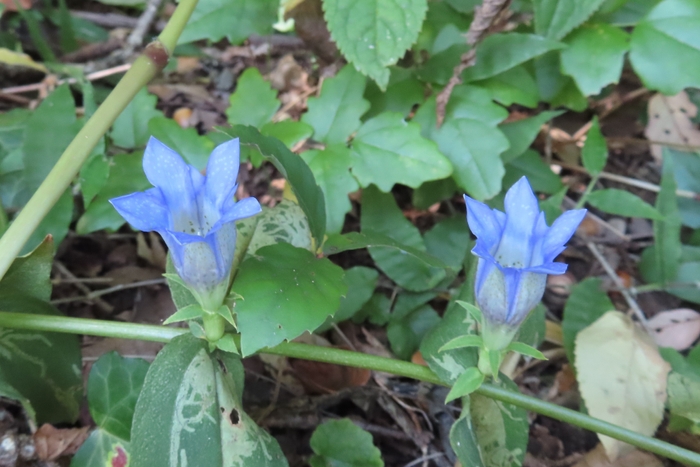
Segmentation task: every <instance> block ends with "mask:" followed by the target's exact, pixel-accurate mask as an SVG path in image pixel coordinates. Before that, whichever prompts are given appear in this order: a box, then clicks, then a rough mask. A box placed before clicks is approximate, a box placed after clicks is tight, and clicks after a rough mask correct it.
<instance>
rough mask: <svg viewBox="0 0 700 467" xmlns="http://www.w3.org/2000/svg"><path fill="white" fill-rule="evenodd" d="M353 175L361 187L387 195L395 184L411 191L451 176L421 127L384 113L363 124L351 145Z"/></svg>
mask: <svg viewBox="0 0 700 467" xmlns="http://www.w3.org/2000/svg"><path fill="white" fill-rule="evenodd" d="M351 149H352V155H353V158H354V161H353V164H352V173H353V174H354V175H355V177H357V179H358V180H359V182H360V185H361V186H363V187H367V186H369V185H370V184H375V185H377V187H379V189H380V190H382V191H384V192H388V191H390V190H391V188H392V187H393V186H394V185H395V184H396V183H401V184H403V185H407V186H410V187H413V188H416V187H418V186H420V185H421V184H422V183H423V182H426V181H428V180H439V179H441V178H445V177H447V176H448V175H450V174H451V173H452V166H451V164H450V161H449V160H447V159H446V158H445V156H443V155H442V154H441V153H440V152H439V151H438V149H437V147H436V145H435V143H433V142H432V141H429V140H426V139H425V138H423V137H422V136H421V134H420V127H419V126H418V125H417V124H415V123H413V122H406V121H405V120H404V119H403V117H402V116H401V114H398V113H395V112H385V113H383V114H380V115H379V116H377V117H375V118H372V119H370V120H368V121H366V122H365V123H364V124H363V125H362V127H360V129H359V131H358V132H357V135H356V136H355V139H354V140H353V142H352V147H351Z"/></svg>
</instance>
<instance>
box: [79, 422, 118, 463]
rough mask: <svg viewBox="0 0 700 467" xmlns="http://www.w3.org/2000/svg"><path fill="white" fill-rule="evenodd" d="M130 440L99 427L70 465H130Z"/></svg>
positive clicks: (81, 447) (91, 434)
mask: <svg viewBox="0 0 700 467" xmlns="http://www.w3.org/2000/svg"><path fill="white" fill-rule="evenodd" d="M130 459H131V456H130V454H129V442H128V441H124V440H123V439H119V438H117V437H116V436H112V435H111V434H109V433H107V432H106V431H104V430H102V429H100V428H97V429H95V430H94V431H93V432H92V433H90V436H89V437H88V439H86V440H85V442H84V443H83V444H82V445H81V446H80V449H78V452H76V453H75V455H74V456H73V458H72V459H71V463H70V467H118V466H128V465H129V461H130Z"/></svg>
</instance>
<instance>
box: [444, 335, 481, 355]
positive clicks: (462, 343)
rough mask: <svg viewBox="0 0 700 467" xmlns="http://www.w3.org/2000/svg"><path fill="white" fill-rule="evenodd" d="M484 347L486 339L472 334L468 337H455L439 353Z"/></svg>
mask: <svg viewBox="0 0 700 467" xmlns="http://www.w3.org/2000/svg"><path fill="white" fill-rule="evenodd" d="M483 345H484V339H482V338H481V336H477V335H476V334H470V335H466V336H459V337H455V338H454V339H452V340H451V341H449V342H448V343H447V344H445V345H443V346H442V347H440V349H439V350H438V352H444V351H445V350H452V349H461V348H463V347H481V346H483Z"/></svg>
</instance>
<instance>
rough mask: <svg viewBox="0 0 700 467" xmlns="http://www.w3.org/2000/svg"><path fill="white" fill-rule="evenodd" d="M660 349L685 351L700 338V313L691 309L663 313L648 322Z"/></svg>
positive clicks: (678, 309)
mask: <svg viewBox="0 0 700 467" xmlns="http://www.w3.org/2000/svg"><path fill="white" fill-rule="evenodd" d="M647 327H648V328H649V330H650V331H651V332H652V334H651V335H652V337H653V338H654V341H656V345H658V346H659V347H671V348H674V349H676V350H685V349H687V348H688V347H690V346H691V345H693V342H695V340H696V339H697V338H698V337H700V313H698V312H697V311H695V310H691V309H690V308H676V309H675V310H668V311H662V312H660V313H657V314H656V315H654V317H653V318H651V319H650V320H649V321H647Z"/></svg>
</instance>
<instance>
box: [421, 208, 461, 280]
mask: <svg viewBox="0 0 700 467" xmlns="http://www.w3.org/2000/svg"><path fill="white" fill-rule="evenodd" d="M469 235H470V234H469V228H468V227H467V221H466V219H465V217H464V216H463V215H458V216H454V217H447V218H445V219H443V220H441V221H440V222H438V223H437V224H435V226H434V227H433V228H432V229H430V230H428V231H427V232H426V233H425V235H424V236H423V240H424V241H425V247H426V249H427V251H428V253H429V254H431V255H432V256H434V257H435V258H437V259H439V260H441V261H442V262H443V263H445V264H446V265H448V266H449V267H450V268H451V269H452V270H453V271H459V270H460V269H462V264H463V263H464V257H465V256H466V254H467V250H468V247H469Z"/></svg>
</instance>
